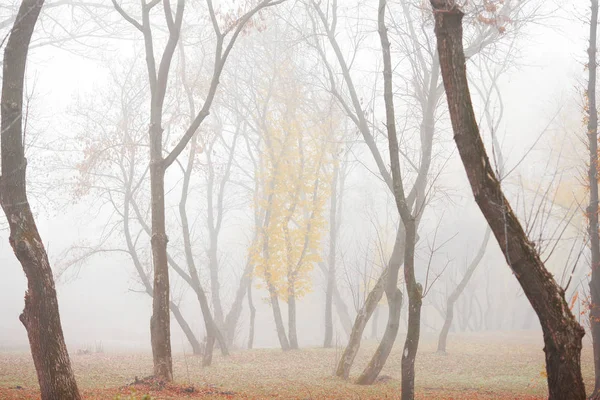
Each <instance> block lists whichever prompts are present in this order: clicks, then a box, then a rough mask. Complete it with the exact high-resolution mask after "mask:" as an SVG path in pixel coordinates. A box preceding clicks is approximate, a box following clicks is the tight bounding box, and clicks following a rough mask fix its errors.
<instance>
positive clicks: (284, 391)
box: [0, 332, 593, 400]
mask: <svg viewBox="0 0 600 400" xmlns="http://www.w3.org/2000/svg"><path fill="white" fill-rule="evenodd" d="M403 339H404V338H403V336H400V337H399V338H398V341H397V346H396V347H395V348H394V350H393V352H392V354H391V355H390V358H389V359H388V362H387V364H386V366H385V368H384V369H383V371H382V373H381V374H382V375H386V376H387V377H386V379H385V380H384V381H383V382H379V383H376V384H375V385H372V386H358V385H355V384H353V383H352V379H353V378H356V376H358V374H360V372H361V371H362V368H363V367H364V366H365V365H366V364H367V363H368V360H369V358H370V356H371V354H372V352H373V350H374V349H375V347H376V345H377V344H376V343H373V342H367V343H364V344H363V346H362V348H361V351H360V353H359V355H358V356H357V358H356V360H355V363H354V368H353V370H352V372H353V375H352V376H351V379H350V381H343V380H341V379H338V378H335V377H333V376H332V372H333V370H334V366H335V363H336V360H337V357H339V353H340V352H341V349H320V348H308V349H302V350H299V351H292V352H286V353H284V352H282V351H280V350H277V349H257V350H242V351H237V352H234V353H233V354H232V355H231V356H229V357H227V358H223V357H220V356H216V357H215V359H214V361H213V366H211V367H209V368H202V367H201V358H200V357H196V356H190V355H188V356H187V357H184V356H183V355H182V354H177V355H175V357H174V374H175V379H176V381H177V385H173V386H169V387H167V388H164V389H162V390H151V389H150V388H149V387H148V386H143V385H141V386H140V385H137V386H125V385H127V384H128V383H131V382H132V381H134V379H135V377H140V378H141V377H144V376H148V375H150V374H151V372H152V356H151V355H150V354H144V353H137V354H133V353H132V354H118V353H115V354H111V353H105V354H90V355H72V362H73V368H74V370H75V374H76V377H77V381H78V384H79V387H80V388H81V389H82V391H83V393H84V397H85V398H86V399H112V398H115V396H117V395H120V396H121V399H132V400H134V399H135V400H140V399H142V398H143V397H142V396H143V395H145V394H150V395H151V396H152V398H153V399H185V398H193V397H196V398H198V397H202V398H208V397H209V398H211V399H218V398H229V399H231V398H236V399H237V398H239V399H396V398H399V394H400V358H401V353H400V352H401V345H402V344H403ZM435 339H436V337H435V336H434V335H424V337H423V338H422V341H421V344H420V347H419V354H418V356H417V364H416V386H417V396H416V397H417V398H419V399H469V398H472V399H475V398H477V399H542V398H545V397H546V396H547V391H546V379H545V377H544V375H543V372H544V353H543V351H542V348H543V344H542V341H541V333H539V334H534V333H529V332H528V333H506V334H501V333H493V334H460V335H451V336H450V338H449V342H448V354H446V355H440V354H437V353H436V352H435V349H436V348H435ZM586 339H587V338H586ZM582 365H583V373H584V378H585V381H586V386H587V387H588V388H591V387H592V385H593V363H592V357H591V346H589V344H588V343H587V342H586V343H585V344H584V351H583V353H582ZM215 385H217V386H215ZM16 387H20V389H17V388H16ZM192 387H193V389H191V388H192ZM37 398H39V395H38V391H37V381H36V375H35V370H34V368H33V363H32V360H31V357H30V355H29V354H25V353H0V399H2V400H4V399H7V400H12V399H37Z"/></svg>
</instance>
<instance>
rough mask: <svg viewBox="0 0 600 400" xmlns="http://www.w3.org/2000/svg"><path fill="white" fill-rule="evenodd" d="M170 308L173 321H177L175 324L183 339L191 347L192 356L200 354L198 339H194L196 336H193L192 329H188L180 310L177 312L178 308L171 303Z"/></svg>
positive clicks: (200, 348)
mask: <svg viewBox="0 0 600 400" xmlns="http://www.w3.org/2000/svg"><path fill="white" fill-rule="evenodd" d="M170 306H171V313H173V316H174V317H175V320H177V323H178V324H179V326H180V327H181V330H182V331H183V333H184V334H185V337H186V338H187V340H188V342H190V345H191V346H192V351H193V352H194V354H200V353H202V346H200V342H199V341H198V339H196V336H195V335H194V331H192V328H191V327H190V325H189V324H188V323H187V321H186V320H185V318H184V317H183V314H181V310H179V307H178V306H177V304H175V303H173V302H172V301H171V302H170Z"/></svg>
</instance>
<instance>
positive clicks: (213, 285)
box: [208, 232, 225, 328]
mask: <svg viewBox="0 0 600 400" xmlns="http://www.w3.org/2000/svg"><path fill="white" fill-rule="evenodd" d="M210 236H211V240H210V248H209V249H208V259H209V263H208V265H209V268H210V297H211V300H212V304H213V309H214V312H215V318H214V319H215V323H216V324H217V326H218V327H219V328H223V327H224V326H225V320H224V316H223V306H222V305H221V294H220V290H221V284H220V283H219V260H218V258H217V257H218V256H217V232H211V235H210ZM213 236H214V237H213Z"/></svg>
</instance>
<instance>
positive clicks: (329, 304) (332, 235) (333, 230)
mask: <svg viewBox="0 0 600 400" xmlns="http://www.w3.org/2000/svg"><path fill="white" fill-rule="evenodd" d="M338 175H339V167H338V165H337V164H336V165H335V167H334V169H333V178H332V180H331V200H330V208H329V257H328V264H329V269H328V270H327V289H326V291H325V339H324V342H323V347H325V348H330V347H331V346H332V344H333V287H334V286H335V277H336V271H335V261H336V260H335V259H336V257H335V256H336V248H337V226H338V224H337V201H338V200H337V181H338Z"/></svg>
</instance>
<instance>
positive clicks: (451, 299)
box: [437, 227, 492, 353]
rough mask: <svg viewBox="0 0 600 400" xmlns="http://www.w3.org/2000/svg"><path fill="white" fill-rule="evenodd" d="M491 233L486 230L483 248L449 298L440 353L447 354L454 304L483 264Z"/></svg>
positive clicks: (439, 343) (440, 341)
mask: <svg viewBox="0 0 600 400" xmlns="http://www.w3.org/2000/svg"><path fill="white" fill-rule="evenodd" d="M491 232H492V231H491V230H490V228H489V227H488V228H487V229H486V230H485V235H484V237H483V242H482V243H481V246H479V250H478V251H477V254H476V255H475V258H473V261H471V264H469V267H468V268H467V271H466V272H465V275H464V276H463V278H462V279H461V281H460V283H459V284H458V286H456V288H455V289H454V290H453V291H452V293H451V294H450V296H448V301H447V304H446V319H445V320H444V326H443V327H442V331H441V332H440V337H439V339H438V347H437V351H438V353H445V352H446V340H447V339H448V332H450V327H451V326H452V320H453V318H454V304H455V303H456V300H458V298H459V297H460V295H461V294H462V292H463V291H464V290H465V287H466V286H467V284H468V283H469V280H470V279H471V277H472V276H473V273H474V272H475V269H476V268H477V266H478V265H479V263H480V262H481V259H482V258H483V256H484V255H485V249H486V248H487V245H488V242H489V240H490V234H491Z"/></svg>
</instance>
